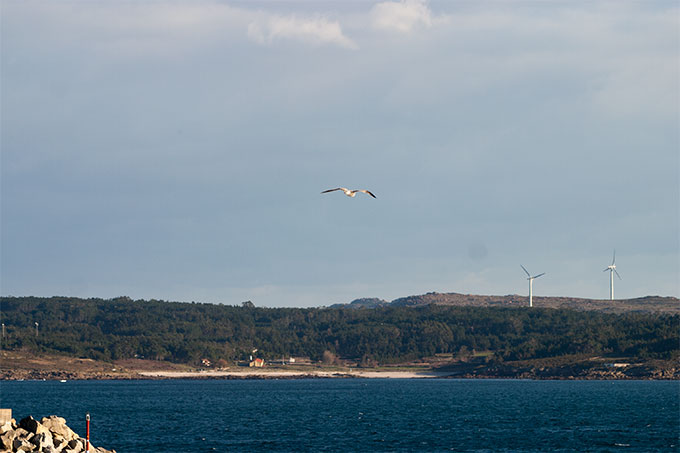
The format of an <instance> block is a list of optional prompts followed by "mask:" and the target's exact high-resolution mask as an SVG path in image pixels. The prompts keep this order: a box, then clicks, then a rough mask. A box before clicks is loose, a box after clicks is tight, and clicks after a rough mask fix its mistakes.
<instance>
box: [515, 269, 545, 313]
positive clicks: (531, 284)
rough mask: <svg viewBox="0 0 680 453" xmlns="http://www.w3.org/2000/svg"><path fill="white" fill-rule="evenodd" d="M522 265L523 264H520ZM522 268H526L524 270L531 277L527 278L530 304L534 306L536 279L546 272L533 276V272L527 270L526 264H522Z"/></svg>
mask: <svg viewBox="0 0 680 453" xmlns="http://www.w3.org/2000/svg"><path fill="white" fill-rule="evenodd" d="M520 266H522V265H521V264H520ZM522 269H524V272H526V274H527V277H529V278H527V280H529V306H530V307H533V306H534V302H533V299H534V279H535V278H538V277H540V276H541V275H545V272H543V273H542V274H538V275H534V276H533V277H532V276H531V274H530V273H529V271H528V270H526V268H525V267H524V266H522Z"/></svg>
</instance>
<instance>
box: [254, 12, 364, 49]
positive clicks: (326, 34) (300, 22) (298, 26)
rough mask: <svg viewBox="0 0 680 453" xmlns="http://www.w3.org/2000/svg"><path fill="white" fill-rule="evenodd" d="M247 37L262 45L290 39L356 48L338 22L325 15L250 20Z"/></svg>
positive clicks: (311, 43) (313, 43)
mask: <svg viewBox="0 0 680 453" xmlns="http://www.w3.org/2000/svg"><path fill="white" fill-rule="evenodd" d="M248 37H249V38H250V39H252V40H253V41H255V42H257V43H259V44H263V45H266V44H272V43H273V42H275V41H278V40H285V39H290V40H295V41H301V42H304V43H307V44H310V45H316V46H318V45H325V44H331V45H336V46H340V47H343V48H346V49H356V48H357V45H356V43H355V42H354V41H352V40H351V39H349V38H348V37H347V36H345V35H344V33H343V32H342V28H341V27H340V23H338V22H337V21H330V20H328V19H326V18H325V17H315V18H298V17H295V16H285V17H284V16H271V17H269V18H268V19H267V20H264V21H255V22H251V23H250V25H248Z"/></svg>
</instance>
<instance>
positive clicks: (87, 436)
mask: <svg viewBox="0 0 680 453" xmlns="http://www.w3.org/2000/svg"><path fill="white" fill-rule="evenodd" d="M85 420H86V422H87V428H86V430H85V451H86V452H87V453H90V414H89V413H88V414H86V415H85Z"/></svg>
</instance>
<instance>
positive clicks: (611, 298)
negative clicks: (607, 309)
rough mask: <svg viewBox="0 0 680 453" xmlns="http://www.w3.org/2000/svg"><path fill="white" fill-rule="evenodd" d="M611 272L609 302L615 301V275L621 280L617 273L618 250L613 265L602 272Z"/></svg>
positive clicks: (613, 258)
mask: <svg viewBox="0 0 680 453" xmlns="http://www.w3.org/2000/svg"><path fill="white" fill-rule="evenodd" d="M607 271H609V300H614V273H616V276H617V277H619V280H621V276H620V275H619V273H618V272H616V250H614V256H613V257H612V264H610V265H609V266H607V268H606V269H605V270H603V271H602V272H607Z"/></svg>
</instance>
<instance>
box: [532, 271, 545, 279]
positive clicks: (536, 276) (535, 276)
mask: <svg viewBox="0 0 680 453" xmlns="http://www.w3.org/2000/svg"><path fill="white" fill-rule="evenodd" d="M541 275H545V272H543V273H542V274H538V275H534V276H533V278H538V277H540V276H541Z"/></svg>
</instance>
